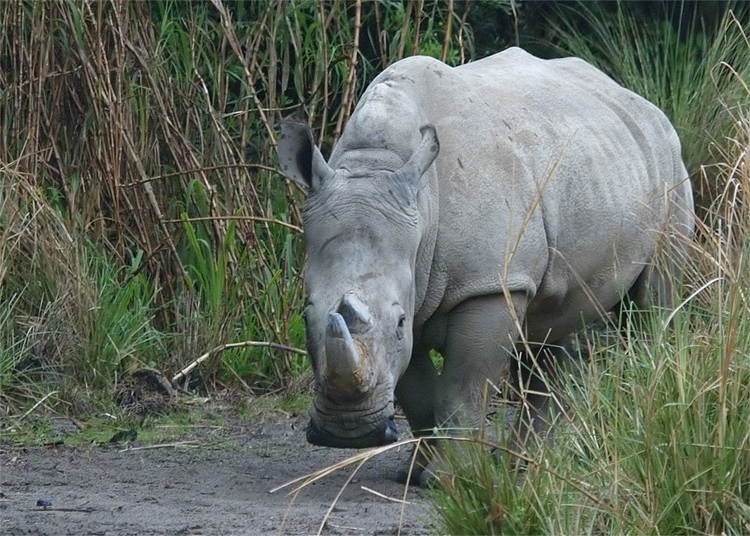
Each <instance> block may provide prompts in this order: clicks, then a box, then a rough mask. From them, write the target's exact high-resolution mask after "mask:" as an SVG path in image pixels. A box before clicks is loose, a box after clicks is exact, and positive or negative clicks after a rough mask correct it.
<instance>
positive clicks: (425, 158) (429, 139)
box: [402, 125, 440, 177]
mask: <svg viewBox="0 0 750 536" xmlns="http://www.w3.org/2000/svg"><path fill="white" fill-rule="evenodd" d="M419 132H421V134H422V141H420V142H419V145H418V146H417V148H416V150H415V151H414V153H413V154H412V155H411V158H410V159H409V161H408V162H407V163H406V164H404V167H403V168H402V170H403V172H404V173H406V174H407V176H412V177H421V176H422V175H424V173H425V171H427V169H428V168H429V167H430V166H431V165H432V163H433V162H434V161H435V158H437V155H438V153H439V152H440V142H439V141H438V138H437V132H436V131H435V127H434V126H432V125H425V126H423V127H422V128H420V129H419Z"/></svg>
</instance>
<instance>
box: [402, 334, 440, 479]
mask: <svg viewBox="0 0 750 536" xmlns="http://www.w3.org/2000/svg"><path fill="white" fill-rule="evenodd" d="M437 380H438V373H437V370H435V365H434V364H433V363H432V360H431V359H430V350H429V348H425V347H423V346H421V345H420V346H417V347H415V348H414V351H413V352H412V356H411V361H410V362H409V367H408V368H407V369H406V371H405V372H404V375H403V376H401V379H400V380H399V381H398V385H396V400H398V403H399V405H400V406H401V409H403V410H404V415H405V416H406V419H407V421H409V427H410V428H411V430H412V433H413V434H414V435H415V436H417V437H419V436H424V435H428V434H430V433H432V431H433V429H434V428H435V389H436V385H437ZM413 459H414V457H413V456H410V457H409V462H408V463H407V465H406V466H405V467H402V468H400V469H399V472H398V473H397V475H396V477H395V480H396V481H397V482H401V483H402V484H403V483H406V481H407V480H410V482H411V483H415V484H416V483H418V482H419V475H420V474H421V473H422V471H423V469H424V467H425V465H426V464H427V459H426V457H425V456H424V452H423V451H422V452H418V453H417V458H416V460H415V463H412V460H413ZM409 477H411V478H409Z"/></svg>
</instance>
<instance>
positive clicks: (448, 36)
mask: <svg viewBox="0 0 750 536" xmlns="http://www.w3.org/2000/svg"><path fill="white" fill-rule="evenodd" d="M447 18H448V22H447V23H446V25H445V38H444V39H443V54H442V56H441V59H442V60H443V62H445V60H446V58H447V57H448V45H450V42H451V26H452V24H453V0H448V15H447Z"/></svg>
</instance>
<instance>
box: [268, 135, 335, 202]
mask: <svg viewBox="0 0 750 536" xmlns="http://www.w3.org/2000/svg"><path fill="white" fill-rule="evenodd" d="M279 126H280V128H281V136H279V143H278V146H277V147H276V151H277V152H278V154H279V164H280V166H281V171H282V172H283V173H284V175H286V176H287V177H289V178H290V179H292V180H294V181H296V182H297V183H299V184H301V185H302V186H304V187H305V188H309V189H310V190H314V189H315V188H317V187H318V186H319V185H320V181H321V180H322V179H324V178H325V177H327V176H328V175H330V174H331V173H333V171H332V170H331V168H330V167H329V166H328V163H327V162H326V161H325V158H323V155H322V154H320V151H319V150H318V147H317V146H316V145H315V141H314V140H313V135H312V132H311V131H310V128H309V127H308V126H307V125H305V124H303V123H297V122H294V121H281V122H280V123H279Z"/></svg>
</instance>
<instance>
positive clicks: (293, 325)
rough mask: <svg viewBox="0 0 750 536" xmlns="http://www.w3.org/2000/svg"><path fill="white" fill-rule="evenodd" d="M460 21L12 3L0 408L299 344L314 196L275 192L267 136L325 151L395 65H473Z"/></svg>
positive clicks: (229, 6)
mask: <svg viewBox="0 0 750 536" xmlns="http://www.w3.org/2000/svg"><path fill="white" fill-rule="evenodd" d="M465 14H466V11H465V10H464V8H463V6H457V8H456V9H454V8H453V6H452V4H451V5H448V4H443V3H440V2H436V1H423V2H419V3H417V4H414V3H379V2H378V3H376V2H359V1H357V2H327V1H315V2H298V1H291V0H290V1H276V0H260V1H255V0H253V1H242V0H238V1H232V2H223V1H221V0H213V1H212V2H207V3H195V2H180V1H176V0H157V1H154V2H116V1H110V0H104V1H93V0H74V1H67V0H51V1H49V2H32V1H23V0H10V1H8V2H3V3H1V4H0V183H1V186H2V187H1V188H0V195H2V199H0V238H2V242H1V243H0V254H1V255H0V285H1V287H0V288H2V292H3V296H2V297H3V299H4V301H3V302H2V305H1V306H0V319H2V323H1V324H0V340H2V341H3V348H2V356H0V371H2V373H3V377H2V380H0V381H1V382H2V388H3V389H2V394H0V402H4V403H8V404H10V402H9V401H10V400H13V401H14V402H13V404H17V403H22V401H23V400H24V399H26V400H29V399H31V400H33V399H34V398H36V397H37V395H36V394H34V393H35V392H37V391H38V389H37V390H35V389H31V387H33V385H34V384H35V383H36V382H37V380H40V378H42V379H46V380H49V381H51V382H53V383H54V385H55V386H56V387H59V384H60V382H64V381H69V382H70V383H71V384H74V385H78V386H81V387H82V389H83V390H84V391H88V392H92V393H93V392H107V390H108V389H111V388H112V387H114V386H115V385H116V383H117V381H118V377H119V375H120V374H122V373H123V372H125V371H126V370H127V369H128V368H131V367H136V366H144V365H150V366H156V367H158V368H161V369H163V370H164V371H165V373H166V372H176V371H177V370H179V369H181V368H182V367H183V366H185V365H187V364H188V363H190V362H191V361H192V360H193V359H195V358H196V357H198V356H200V355H202V354H204V353H205V352H206V351H208V350H210V349H212V348H215V347H217V346H220V345H222V344H226V343H232V342H241V341H243V340H248V339H249V340H255V341H266V342H274V343H280V345H281V346H291V347H299V346H301V345H302V343H303V340H304V337H303V323H302V320H301V316H300V311H301V310H302V305H303V304H302V300H303V289H302V286H301V282H300V277H299V268H300V266H301V264H302V262H301V261H302V250H301V240H300V235H301V232H302V231H301V229H300V206H301V202H300V201H301V198H302V194H301V192H299V191H298V190H297V189H296V188H295V187H293V186H292V185H291V184H290V183H288V182H286V181H284V180H282V179H281V176H280V174H279V173H277V172H276V169H275V165H276V164H275V153H274V150H273V144H274V139H275V135H276V133H275V127H274V125H275V123H276V121H277V120H278V119H279V118H281V117H282V116H286V115H288V114H292V113H296V114H297V115H299V116H300V117H305V118H306V119H307V120H308V121H309V122H310V123H311V124H313V125H315V126H316V128H317V129H318V133H319V143H320V144H321V145H327V146H330V145H332V144H333V143H334V142H335V139H336V137H337V136H338V134H339V133H340V131H341V129H342V127H343V125H344V124H345V123H346V119H347V118H348V116H349V114H350V113H351V111H352V109H353V105H354V104H355V103H356V100H357V98H358V96H359V95H360V94H361V92H362V91H363V90H364V88H365V87H366V85H367V83H368V82H369V80H370V79H372V77H373V76H374V75H375V74H376V73H377V72H378V71H379V70H380V69H382V68H383V67H385V66H386V65H388V64H390V63H392V62H393V61H395V60H397V59H399V58H401V57H403V56H405V55H409V54H413V53H418V52H427V53H429V54H433V55H437V56H439V57H444V58H445V59H446V60H447V61H451V62H454V63H455V62H458V61H462V60H465V59H469V58H470V50H469V48H468V47H470V45H471V32H470V30H469V28H468V26H467V25H466V19H465ZM449 28H450V29H451V30H450V31H449V30H448V29H449ZM39 348H43V349H44V350H43V351H41V353H40V350H38V349H39ZM29 364H31V365H29ZM32 365H33V366H32ZM305 366H306V362H305V359H304V358H303V357H301V356H300V355H299V354H298V353H290V352H285V351H282V350H279V349H277V348H275V347H271V346H248V347H245V348H232V349H228V350H226V351H225V352H223V353H221V354H220V356H219V357H218V358H214V359H212V360H211V361H209V362H206V363H204V364H203V365H202V373H203V374H202V377H203V378H204V380H205V381H206V383H208V384H225V385H233V386H244V387H246V388H248V389H249V390H252V391H262V390H266V389H275V388H278V387H283V386H285V385H286V384H287V383H289V381H290V380H291V379H292V378H293V377H294V376H295V375H297V374H300V373H301V371H302V370H304V368H305ZM32 369H34V370H37V369H38V370H41V371H43V372H44V374H42V375H41V376H40V375H31V376H30V375H29V374H27V372H28V371H29V370H32ZM56 390H58V391H60V392H61V393H63V392H64V391H65V389H56ZM24 393H25V394H24ZM27 395H28V396H27ZM63 398H64V394H61V395H60V400H62V399H63ZM50 402H54V400H53V399H50Z"/></svg>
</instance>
